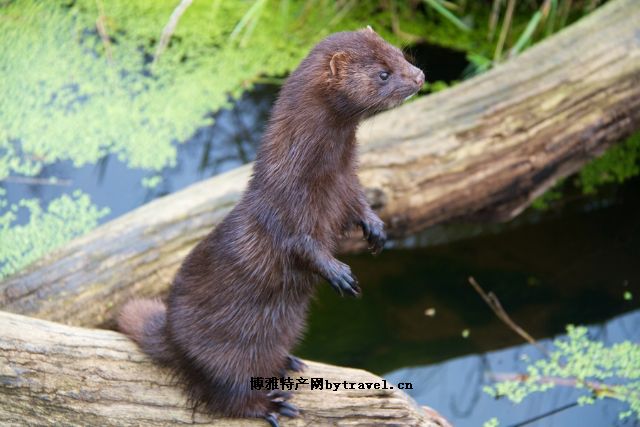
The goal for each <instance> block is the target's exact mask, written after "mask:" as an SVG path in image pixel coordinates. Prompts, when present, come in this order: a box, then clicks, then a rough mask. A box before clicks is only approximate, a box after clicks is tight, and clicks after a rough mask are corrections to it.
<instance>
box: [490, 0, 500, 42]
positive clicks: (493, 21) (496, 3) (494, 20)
mask: <svg viewBox="0 0 640 427" xmlns="http://www.w3.org/2000/svg"><path fill="white" fill-rule="evenodd" d="M501 6H502V0H493V6H491V18H490V19H489V33H488V34H487V39H488V40H489V41H491V40H493V36H494V35H495V33H496V27H497V26H498V18H500V8H501Z"/></svg>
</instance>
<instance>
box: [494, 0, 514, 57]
mask: <svg viewBox="0 0 640 427" xmlns="http://www.w3.org/2000/svg"><path fill="white" fill-rule="evenodd" d="M515 7H516V0H509V3H507V11H506V12H505V14H504V20H503V21H502V29H501V30H500V37H499V38H498V44H497V45H496V51H495V53H494V55H493V62H494V63H497V62H498V61H499V60H500V56H501V55H502V49H503V48H504V43H505V41H506V40H507V34H509V30H510V29H511V19H512V18H513V10H514V9H515Z"/></svg>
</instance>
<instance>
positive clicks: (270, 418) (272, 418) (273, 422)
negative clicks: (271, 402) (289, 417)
mask: <svg viewBox="0 0 640 427" xmlns="http://www.w3.org/2000/svg"><path fill="white" fill-rule="evenodd" d="M264 419H265V420H267V422H268V423H269V425H270V426H271V427H280V424H279V423H278V415H277V414H276V413H275V412H269V413H268V414H267V415H265V416H264Z"/></svg>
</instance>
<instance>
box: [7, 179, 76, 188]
mask: <svg viewBox="0 0 640 427" xmlns="http://www.w3.org/2000/svg"><path fill="white" fill-rule="evenodd" d="M0 181H4V182H11V183H14V184H37V185H59V186H62V187H68V186H69V185H71V184H72V181H71V180H70V179H57V178H53V180H52V179H51V178H30V177H26V176H8V177H6V178H3V179H0Z"/></svg>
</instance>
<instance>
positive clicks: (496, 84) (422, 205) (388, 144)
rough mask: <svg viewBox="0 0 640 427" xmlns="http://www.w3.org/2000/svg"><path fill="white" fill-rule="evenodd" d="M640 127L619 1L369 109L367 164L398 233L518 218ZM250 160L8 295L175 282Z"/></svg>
mask: <svg viewBox="0 0 640 427" xmlns="http://www.w3.org/2000/svg"><path fill="white" fill-rule="evenodd" d="M426 73H427V75H428V74H429V70H426ZM639 128H640V7H638V3H637V0H615V1H611V2H608V3H607V4H605V5H604V6H603V7H601V8H600V9H598V10H597V11H596V12H594V13H593V14H591V15H590V16H588V17H586V18H585V19H583V20H581V21H580V22H578V23H577V24H575V25H573V26H571V27H570V28H568V29H566V30H564V31H562V32H561V33H560V34H557V35H555V36H553V37H551V38H549V39H547V40H546V41H543V42H542V43H540V44H538V45H536V46H534V47H533V48H531V49H530V50H528V51H526V52H525V53H524V54H522V55H521V56H519V57H517V58H515V59H514V60H512V61H510V62H508V63H506V64H504V65H501V66H498V67H497V68H495V69H494V70H491V71H490V72H488V73H486V74H484V75H481V76H479V77H476V78H474V79H471V80H468V81H466V82H464V83H462V84H460V85H458V86H456V87H454V88H452V89H450V90H446V91H443V92H440V93H438V94H435V95H432V96H428V97H426V98H424V99H420V100H417V101H415V102H412V103H411V104H409V105H406V106H403V107H401V108H398V109H396V110H394V111H390V112H387V113H384V114H381V115H379V116H377V117H374V118H372V119H371V120H369V121H368V122H366V123H365V124H364V125H363V126H362V128H361V129H360V132H359V140H360V141H361V143H362V156H361V164H362V168H361V173H360V176H361V179H362V182H363V183H364V185H365V186H366V187H367V190H368V193H369V196H370V199H371V201H372V204H373V205H374V207H375V208H377V209H378V210H379V212H380V215H381V217H382V218H383V219H384V220H385V222H386V223H387V226H388V230H389V234H390V235H391V236H395V237H400V236H406V235H407V234H409V233H412V232H415V231H417V230H419V229H422V228H424V227H427V226H430V225H434V224H438V223H443V222H446V221H453V220H456V221H461V220H470V219H492V220H495V219H497V220H501V219H509V218H512V217H513V216H514V215H516V214H517V213H518V212H520V211H522V209H524V208H525V207H526V206H527V205H528V204H529V203H530V202H531V201H532V200H533V199H534V198H535V197H536V196H538V195H539V194H541V193H542V192H543V191H544V190H545V189H547V188H548V187H549V186H550V185H552V184H553V183H554V182H555V181H556V180H557V179H559V178H562V177H564V176H567V175H568V174H570V173H572V172H575V171H576V170H578V169H579V168H580V166H581V165H583V164H584V163H585V162H586V161H588V160H589V159H591V158H593V157H595V156H596V155H598V154H600V153H602V152H603V151H604V150H605V149H606V148H607V147H609V146H610V145H611V144H613V143H615V142H617V141H619V140H621V139H622V138H623V137H625V136H627V135H629V134H630V133H632V132H633V131H634V130H636V129H639ZM250 170H251V169H250V166H245V167H241V168H239V169H237V170H234V171H232V172H230V173H227V174H224V175H221V176H218V177H215V178H212V179H209V180H207V181H203V182H200V183H197V184H195V185H193V186H191V187H189V188H188V189H186V190H183V191H180V192H178V193H176V194H173V195H170V196H167V197H164V198H161V199H158V200H155V201H153V202H151V203H149V204H147V205H145V206H142V207H141V208H139V209H137V210H135V211H134V212H132V213H129V214H127V215H124V216H123V217H121V218H118V219H116V220H114V221H112V222H110V223H108V224H105V225H104V226H101V227H99V228H98V229H96V230H95V231H93V232H92V233H90V234H88V235H87V236H85V237H82V238H80V239H78V240H75V241H74V242H72V243H71V244H69V245H67V246H66V247H64V248H62V249H61V250H59V251H57V252H56V253H54V254H52V255H50V256H48V257H47V258H45V259H43V260H41V261H40V262H38V263H36V264H34V265H33V266H31V267H30V268H28V269H27V270H26V271H25V272H23V273H21V274H18V275H16V276H15V277H12V278H10V279H8V280H6V281H5V282H3V283H2V284H0V289H1V290H2V292H0V308H2V309H5V310H9V311H13V312H17V313H23V314H29V315H32V316H37V317H41V318H47V319H51V320H57V321H61V322H65V323H70V324H75V325H84V326H92V325H100V324H104V323H105V322H108V321H109V319H111V318H112V317H113V309H114V308H116V307H118V306H119V305H120V304H121V303H122V301H123V300H125V299H127V298H129V297H130V296H131V295H134V294H136V295H151V294H158V293H160V292H162V291H163V290H165V289H166V288H167V285H168V283H169V282H170V280H171V277H172V276H173V274H174V272H175V270H176V268H177V267H178V265H179V263H180V261H181V260H182V259H183V257H184V256H185V254H186V253H187V251H189V249H190V248H191V247H192V246H193V245H194V243H195V242H196V241H198V240H199V239H201V238H202V237H203V236H204V235H205V234H206V233H207V232H208V231H209V230H210V229H211V227H213V226H215V225H216V224H217V223H218V222H219V221H220V220H221V219H222V218H223V216H224V215H225V214H226V213H227V212H228V211H229V210H230V209H231V207H232V206H233V205H234V203H235V202H236V201H237V200H238V198H239V196H240V194H241V192H242V190H243V189H244V186H245V184H246V182H247V180H248V178H249V176H250ZM352 243H353V242H350V244H352ZM347 246H349V245H347ZM383 256H384V255H383Z"/></svg>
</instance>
